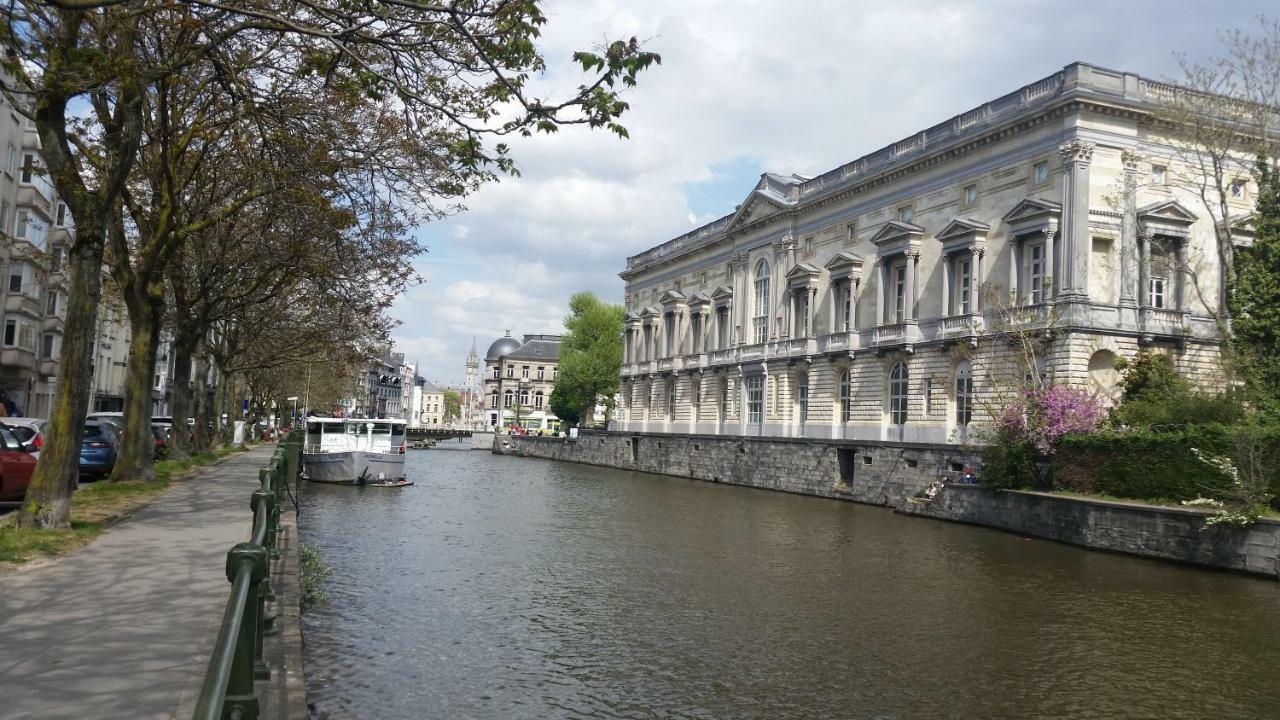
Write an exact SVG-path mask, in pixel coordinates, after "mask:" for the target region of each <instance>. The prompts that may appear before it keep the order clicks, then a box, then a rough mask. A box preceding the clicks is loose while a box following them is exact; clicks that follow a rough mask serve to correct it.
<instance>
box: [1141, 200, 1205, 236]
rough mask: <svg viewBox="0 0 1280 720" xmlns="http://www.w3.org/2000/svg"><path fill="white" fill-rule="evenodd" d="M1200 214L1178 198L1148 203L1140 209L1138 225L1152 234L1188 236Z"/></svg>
mask: <svg viewBox="0 0 1280 720" xmlns="http://www.w3.org/2000/svg"><path fill="white" fill-rule="evenodd" d="M1199 219H1200V218H1199V216H1198V215H1196V214H1195V213H1193V212H1191V211H1190V210H1188V209H1187V207H1186V206H1185V205H1183V204H1182V203H1180V202H1178V201H1177V200H1167V201H1165V202H1159V203H1155V204H1153V205H1148V206H1146V207H1144V208H1140V209H1139V210H1138V225H1139V226H1140V227H1141V228H1142V230H1143V232H1145V233H1147V234H1150V235H1172V236H1174V237H1181V238H1186V237H1190V235H1191V226H1192V225H1193V224H1194V223H1195V221H1196V220H1199Z"/></svg>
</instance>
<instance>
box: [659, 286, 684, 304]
mask: <svg viewBox="0 0 1280 720" xmlns="http://www.w3.org/2000/svg"><path fill="white" fill-rule="evenodd" d="M684 301H685V297H684V293H682V292H679V291H677V290H668V291H666V292H664V293H662V297H661V298H659V299H658V302H659V303H661V304H662V305H664V306H665V305H682V304H684Z"/></svg>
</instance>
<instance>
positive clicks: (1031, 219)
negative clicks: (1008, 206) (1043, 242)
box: [1000, 198, 1062, 234]
mask: <svg viewBox="0 0 1280 720" xmlns="http://www.w3.org/2000/svg"><path fill="white" fill-rule="evenodd" d="M1060 217H1062V205H1061V204H1059V203H1056V202H1053V201H1052V200H1041V199H1039V198H1023V199H1021V200H1019V201H1018V204H1017V205H1014V206H1013V209H1012V210H1010V211H1009V212H1007V213H1005V214H1004V216H1003V217H1002V218H1000V219H1001V220H1003V221H1004V223H1005V224H1006V225H1009V226H1010V227H1011V228H1013V231H1014V233H1015V234H1017V233H1020V232H1027V231H1030V230H1036V229H1043V228H1048V229H1052V230H1056V229H1057V227H1058V219H1059V218H1060Z"/></svg>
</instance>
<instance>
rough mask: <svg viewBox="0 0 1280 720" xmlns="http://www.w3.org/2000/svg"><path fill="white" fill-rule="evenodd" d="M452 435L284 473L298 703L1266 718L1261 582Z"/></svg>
mask: <svg viewBox="0 0 1280 720" xmlns="http://www.w3.org/2000/svg"><path fill="white" fill-rule="evenodd" d="M463 447H464V445H461V444H458V445H454V444H446V445H445V446H443V447H439V448H436V449H432V450H417V451H410V456H409V474H410V476H411V477H412V478H414V479H415V480H416V481H417V483H418V484H417V485H416V486H414V487H409V488H401V489H386V488H352V487H334V486H324V485H306V486H305V487H304V488H303V492H302V496H301V509H300V524H301V526H302V539H303V541H304V542H307V543H311V544H314V545H316V546H318V547H319V548H320V550H321V552H322V553H323V555H324V557H325V559H326V560H327V561H328V562H329V563H330V564H331V565H332V567H333V569H334V574H333V577H332V578H331V579H330V580H329V582H328V584H327V586H326V591H327V593H328V595H329V601H328V602H327V603H326V604H323V605H320V606H317V607H313V608H311V609H309V610H308V611H307V612H306V614H305V616H304V618H303V632H304V638H305V643H306V650H305V658H306V672H307V689H308V693H309V697H308V700H309V702H311V703H312V704H313V705H314V711H313V717H314V718H321V719H327V720H338V719H346V718H361V719H369V720H401V719H403V720H424V719H435V718H440V719H442V720H461V719H463V718H477V719H481V718H484V719H489V718H493V719H504V720H505V719H506V718H770V719H773V718H879V719H889V718H894V719H896V718H903V719H906V718H1032V717H1034V718H1277V717H1280V676H1278V675H1277V668H1280V584H1278V583H1276V582H1274V581H1267V580H1262V579H1254V578H1250V577H1243V576H1238V575H1232V574H1227V573H1222V572H1211V571H1205V570H1199V569H1195V568H1188V567H1181V566H1176V565H1170V564H1164V563H1160V562H1155V561H1149V560H1140V559H1135V558H1130V557H1124V556H1120V555H1111V554H1106V553H1100V552H1092V551H1088V550H1083V549H1080V548H1076V547H1071V546H1067V545H1062V544H1058V543H1053V542H1049V541H1045V540H1036V539H1029V538H1024V537H1020V536H1017V535H1012V534H1008V533H1003V532H998V531H994V530H988V529H984V528H977V527H970V526H965V525H958V524H952V523H946V522H939V521H935V520H927V519H922V518H910V517H904V516H901V515H896V514H894V513H893V512H891V511H889V510H885V509H882V508H876V507H869V506H863V505H857V504H852V503H843V502H837V501H832V500H821V499H816V498H808V497H800V496H793V495H787V494H783V493H777V492H770V491H764V490H754V489H747V488H741V487H734V486H728V485H717V484H711V483H705V482H698V481H692V480H682V479H678V478H669V477H663V476H657V475H647V474H643V473H634V472H625V471H619V470H611V469H606V468H598V467H591V466H586V465H574V464H568V463H556V462H552V461H545V460H534V459H522V458H517V457H500V456H495V455H492V454H490V453H488V452H484V451H468V450H465V449H462V448H463Z"/></svg>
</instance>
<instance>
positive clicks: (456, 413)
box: [444, 388, 462, 423]
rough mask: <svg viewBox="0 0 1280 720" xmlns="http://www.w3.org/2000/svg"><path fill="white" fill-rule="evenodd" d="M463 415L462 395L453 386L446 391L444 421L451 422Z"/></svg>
mask: <svg viewBox="0 0 1280 720" xmlns="http://www.w3.org/2000/svg"><path fill="white" fill-rule="evenodd" d="M460 417H462V395H461V394H460V393H459V392H458V391H457V390H454V389H452V388H446V389H445V391H444V422H446V423H450V422H453V421H454V420H457V419H458V418H460Z"/></svg>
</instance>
